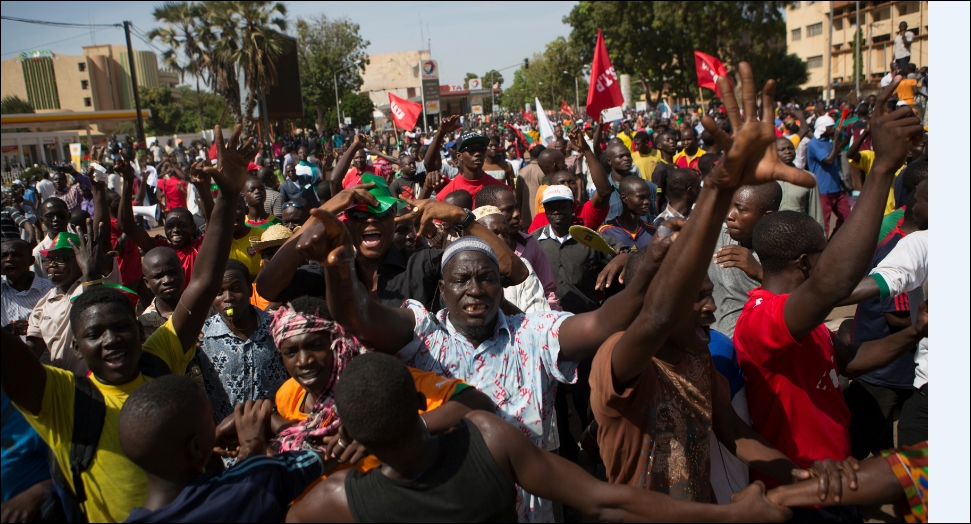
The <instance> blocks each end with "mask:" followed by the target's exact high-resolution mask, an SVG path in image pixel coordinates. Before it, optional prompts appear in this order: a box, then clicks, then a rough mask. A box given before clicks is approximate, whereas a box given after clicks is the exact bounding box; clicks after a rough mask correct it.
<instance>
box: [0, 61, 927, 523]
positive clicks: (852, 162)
mask: <svg viewBox="0 0 971 524" xmlns="http://www.w3.org/2000/svg"><path fill="white" fill-rule="evenodd" d="M738 70H739V75H740V77H741V90H740V92H741V100H736V98H735V95H733V94H732V90H731V89H729V87H728V84H727V80H726V79H725V78H721V79H720V80H719V82H720V83H721V84H722V85H721V92H722V93H725V94H726V95H725V97H724V99H723V100H722V101H721V103H720V104H719V105H715V106H713V107H712V108H711V109H710V111H708V112H707V113H705V114H692V113H684V114H681V115H674V116H668V117H667V118H664V119H662V118H655V117H654V116H653V115H652V114H650V113H645V112H628V113H627V114H626V117H625V118H624V119H623V120H622V121H619V122H616V123H604V122H600V121H599V120H597V119H586V120H585V121H584V119H582V118H574V117H572V116H564V117H563V118H554V124H555V125H554V126H553V136H552V137H545V138H544V137H541V136H539V134H538V133H537V131H536V128H535V126H534V125H533V124H532V123H531V122H530V115H514V116H507V118H504V119H502V120H499V121H496V120H494V119H488V121H487V120H486V119H482V118H472V117H464V118H463V117H459V116H450V117H445V118H443V119H442V120H441V122H440V124H439V126H438V127H437V129H435V130H434V132H429V133H425V134H421V133H411V134H410V136H405V137H404V139H403V140H395V139H393V135H391V134H388V133H384V132H378V131H376V130H372V129H366V130H360V132H356V133H355V132H353V131H350V130H344V129H341V130H338V131H337V132H335V133H333V134H326V135H324V136H325V137H326V138H321V136H320V135H317V134H316V133H313V132H312V133H308V134H306V135H302V134H298V135H286V136H282V135H281V136H280V137H276V140H275V141H274V140H267V141H266V143H263V144H260V143H258V142H257V141H256V140H255V139H254V138H243V137H242V136H241V135H242V127H241V126H237V127H236V129H235V130H234V132H233V133H231V134H229V137H228V138H225V137H224V134H223V131H222V130H221V129H220V128H219V127H218V126H217V128H216V130H215V135H214V136H215V140H214V141H213V143H212V144H211V145H209V144H192V145H191V146H190V147H189V148H188V149H187V148H185V147H183V146H182V144H181V143H179V144H177V145H175V146H173V148H172V151H168V150H166V149H162V148H159V147H158V145H155V148H154V149H158V150H157V151H153V150H152V149H153V148H152V147H149V148H139V147H133V148H131V150H126V149H125V148H124V147H117V148H113V147H109V148H106V149H105V150H100V149H99V150H96V151H94V152H93V153H92V159H93V160H94V161H93V162H92V164H91V166H90V167H89V168H87V169H86V172H85V173H81V172H79V171H77V170H76V169H74V167H71V166H63V167H59V168H58V169H52V170H51V172H50V173H47V174H45V175H43V176H41V177H40V179H39V180H36V181H27V182H21V183H18V184H15V185H14V186H13V187H12V188H11V189H10V190H6V189H5V191H4V201H3V223H2V233H3V242H2V272H3V281H2V286H3V291H2V302H3V303H2V314H3V318H2V326H3V329H2V346H3V348H2V352H0V360H2V370H0V377H2V384H3V428H2V429H3V439H4V447H3V468H2V473H3V479H2V483H3V506H2V519H3V521H4V522H8V521H10V522H15V521H16V522H30V521H33V520H38V519H44V520H47V521H63V520H66V521H70V522H83V521H88V522H96V521H97V522H122V521H128V522H162V521H182V522H189V521H193V522H194V521H215V520H219V521H261V522H263V521H267V522H269V521H276V522H281V521H284V520H286V521H289V522H302V521H313V522H320V521H335V522H348V521H355V522H372V521H392V520H393V521H418V520H426V521H427V520H448V521H460V520H461V521H495V520H503V521H519V522H554V521H556V522H563V521H578V520H577V519H579V518H587V519H591V518H592V519H596V520H604V521H614V520H641V521H648V520H650V521H738V520H746V521H785V520H791V521H794V522H810V521H819V520H827V521H838V522H860V521H861V513H860V506H865V505H873V504H884V503H898V507H899V511H900V515H901V516H902V517H903V518H906V519H907V520H908V521H925V522H926V520H927V454H928V453H927V449H928V448H927V382H928V373H927V355H928V339H927V331H928V328H927V326H928V309H927V279H928V272H929V270H928V264H927V230H928V213H927V207H928V205H927V194H928V189H927V188H928V176H927V175H928V169H927V131H926V127H925V125H924V124H923V123H922V122H921V118H920V117H919V116H918V113H919V110H918V111H916V112H915V111H914V110H913V109H912V107H911V106H910V105H908V104H906V103H904V104H903V105H904V106H906V107H896V106H897V101H898V100H900V99H901V97H900V96H899V93H900V86H901V85H905V83H906V80H907V79H905V78H903V77H901V76H897V77H894V78H893V79H892V80H891V82H890V83H889V84H888V85H887V87H885V88H884V89H883V90H882V91H881V92H880V93H879V94H877V95H875V96H873V97H871V98H869V99H867V100H866V101H865V102H862V103H860V104H858V105H857V106H856V107H854V108H853V110H852V112H848V111H842V112H841V111H840V108H839V107H826V106H825V105H823V104H819V105H816V106H815V107H812V108H804V109H803V108H799V107H796V106H793V105H783V104H777V103H776V102H775V100H774V99H773V94H774V85H775V84H774V82H773V81H769V82H768V83H767V84H766V85H765V86H764V87H763V88H762V89H761V91H759V89H758V87H757V86H756V85H755V83H754V80H753V76H752V72H751V69H750V68H749V66H748V64H746V63H744V62H743V63H741V64H740V65H739V67H738ZM850 113H852V114H851V115H850ZM848 115H849V117H848ZM533 118H534V117H533ZM180 150H181V151H183V153H182V154H180V153H179V151H180ZM844 160H845V161H846V162H845V164H846V165H844ZM156 227H161V231H158V229H156ZM156 232H157V234H153V233H156ZM849 304H858V306H857V311H856V315H855V317H854V318H853V319H850V320H848V321H847V322H845V323H844V324H843V325H841V326H838V330H836V331H831V330H830V328H828V327H827V324H826V320H827V319H828V318H829V316H830V314H831V312H832V311H833V309H834V308H835V307H837V306H842V305H849ZM898 412H899V416H897V415H896V414H897V413H898ZM897 418H899V426H898V427H897V429H896V431H895V430H894V426H895V419H897Z"/></svg>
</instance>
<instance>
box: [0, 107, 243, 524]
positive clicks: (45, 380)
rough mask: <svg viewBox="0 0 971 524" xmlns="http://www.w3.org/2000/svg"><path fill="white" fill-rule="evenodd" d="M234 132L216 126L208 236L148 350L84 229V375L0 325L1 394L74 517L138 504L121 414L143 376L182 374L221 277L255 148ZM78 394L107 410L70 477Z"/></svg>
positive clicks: (141, 481) (141, 490) (142, 490)
mask: <svg viewBox="0 0 971 524" xmlns="http://www.w3.org/2000/svg"><path fill="white" fill-rule="evenodd" d="M241 133H242V126H237V127H236V131H235V133H234V134H233V136H232V138H231V139H230V141H229V145H228V147H227V146H226V145H225V144H224V141H223V136H222V130H221V129H220V127H219V126H216V137H217V138H216V148H217V152H218V156H217V158H218V159H219V161H218V162H219V163H218V164H217V165H216V166H210V167H206V168H204V169H205V171H206V173H207V174H208V175H210V176H211V177H212V178H213V180H214V181H215V182H216V183H217V184H218V185H219V187H220V189H221V191H220V192H219V196H218V197H216V199H215V203H214V205H213V210H212V213H211V215H210V222H209V230H208V231H207V234H206V237H205V240H204V241H203V242H202V245H201V246H200V248H199V258H198V261H197V263H196V265H195V268H194V270H193V274H192V276H193V278H192V280H191V282H190V283H189V285H188V287H187V288H186V290H185V292H184V293H183V294H182V299H181V301H180V303H179V307H177V308H176V310H175V312H173V313H172V316H171V317H169V319H168V320H167V321H166V322H165V324H163V325H162V326H161V327H160V328H158V329H157V330H156V331H155V332H154V333H153V334H152V336H151V337H149V338H148V340H147V341H145V344H142V343H141V340H142V334H141V324H139V323H138V319H137V317H136V315H135V308H134V305H133V304H132V303H131V301H130V300H129V299H128V297H126V296H125V295H124V294H123V293H121V292H120V291H117V290H115V289H112V288H109V287H106V286H104V285H102V281H101V262H102V257H103V253H101V252H100V250H99V249H98V246H99V245H100V240H99V239H98V238H97V237H96V236H95V234H94V227H93V226H92V225H91V224H90V223H89V224H88V232H87V235H84V236H82V237H81V239H80V244H81V245H79V246H76V247H75V254H76V256H77V259H78V265H79V266H81V269H82V271H83V273H84V276H83V277H82V279H81V281H82V287H83V288H84V292H83V293H82V294H81V295H79V296H78V297H77V299H76V300H75V301H74V303H73V304H72V305H71V312H70V320H71V330H72V331H73V333H74V339H75V350H76V351H77V352H78V353H80V355H81V356H82V358H84V362H85V364H86V365H87V367H88V369H89V370H90V373H89V376H88V377H77V376H75V375H73V374H71V373H70V372H67V371H64V370H61V369H57V368H54V367H51V366H46V365H43V364H41V363H40V362H39V361H38V360H37V357H36V356H34V354H33V353H32V352H31V351H30V349H28V348H27V346H26V345H25V344H24V343H23V342H22V341H21V340H20V337H18V336H16V335H14V334H13V333H11V332H10V331H9V330H8V329H6V326H4V329H2V330H0V342H2V344H3V351H2V352H0V366H2V367H0V380H2V382H3V389H4V392H5V393H6V394H7V396H8V397H9V398H10V400H11V401H12V402H13V404H14V405H15V406H16V407H17V409H19V410H20V411H21V413H23V415H24V418H25V419H26V420H27V422H28V423H29V424H30V425H31V426H32V427H33V428H34V429H35V430H36V431H37V433H38V434H39V435H40V436H41V438H43V439H44V441H45V442H46V443H47V445H48V446H50V448H51V451H53V453H54V456H55V458H56V460H57V465H58V467H59V468H60V472H61V473H62V474H63V477H64V478H65V485H63V486H59V487H58V489H60V490H63V491H64V493H65V494H66V495H68V496H72V495H73V497H74V498H75V499H76V500H77V501H78V503H79V506H80V507H78V508H71V507H66V508H65V510H66V512H67V513H69V514H74V513H76V512H78V511H79V512H81V513H83V518H85V519H86V520H87V521H88V522H122V521H124V520H125V519H126V518H127V517H128V514H129V512H130V511H131V509H132V508H133V507H135V506H139V505H142V504H144V503H145V497H146V477H145V473H144V472H143V471H142V470H141V469H140V468H139V467H138V466H136V465H135V464H134V463H132V462H131V461H130V460H128V459H127V458H126V457H125V455H124V453H122V450H121V446H120V439H119V436H118V418H119V415H120V412H121V408H122V406H123V405H124V403H125V401H126V400H127V399H128V395H129V394H130V393H132V392H133V391H134V390H135V389H137V388H138V387H139V386H141V385H142V384H144V383H145V382H146V381H148V380H151V378H150V377H153V376H159V375H161V374H166V373H174V374H180V375H181V374H186V373H187V372H188V367H189V362H190V361H191V360H192V358H193V357H194V356H195V342H196V339H197V338H198V337H199V333H200V331H201V330H202V325H203V323H204V322H205V320H206V316H207V315H208V311H209V307H210V305H211V304H212V301H213V299H214V298H215V297H216V292H217V291H218V289H219V283H220V282H221V280H222V279H217V278H215V276H216V273H217V271H220V272H221V271H222V268H223V267H224V266H225V265H226V260H227V258H228V256H229V245H230V243H231V241H232V229H233V228H232V224H233V219H234V216H235V208H236V200H237V199H238V196H237V195H239V192H240V190H241V189H242V187H243V183H244V182H245V181H246V165H247V163H248V161H249V160H251V159H252V158H253V157H255V155H256V153H257V152H258V149H257V148H254V147H252V146H251V145H250V144H247V146H246V148H245V149H246V150H245V151H240V150H239V149H238V145H239V136H240V134H241ZM115 169H116V170H118V171H120V172H121V174H122V175H123V176H128V177H131V176H133V174H134V169H133V168H132V166H131V165H130V164H128V162H127V161H125V160H121V161H120V163H119V164H116V165H115ZM227 195H231V196H227ZM79 381H84V382H83V383H81V382H79ZM79 392H81V393H84V394H85V395H86V396H87V395H89V394H90V398H91V401H90V402H89V404H90V405H95V406H97V405H100V404H103V405H104V420H103V421H102V422H101V424H100V427H101V429H100V434H99V437H98V440H97V445H96V446H95V447H94V450H93V455H92V457H91V460H90V462H89V463H88V465H87V467H86V468H85V469H83V470H81V471H79V472H75V471H72V467H71V462H72V460H71V459H72V453H71V448H72V443H73V442H72V441H73V440H74V437H73V435H74V434H75V432H74V429H75V423H76V420H75V418H76V415H77V414H76V413H75V406H76V404H75V397H76V395H77V394H78V393H79ZM91 411H93V412H96V411H98V410H97V409H93V410H91ZM84 415H85V416H87V413H85V414H84ZM90 423H91V421H90V420H85V422H78V424H79V427H85V428H91V427H92V426H91V424H90ZM94 423H95V424H97V423H98V422H94ZM91 433H94V432H91ZM74 473H78V474H79V478H80V480H81V484H82V485H80V486H78V485H75V481H74V479H75V475H74ZM82 488H83V489H82ZM75 516H77V515H75Z"/></svg>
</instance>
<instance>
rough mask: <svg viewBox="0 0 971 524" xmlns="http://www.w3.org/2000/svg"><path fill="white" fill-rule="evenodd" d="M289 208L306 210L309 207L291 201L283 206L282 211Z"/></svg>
mask: <svg viewBox="0 0 971 524" xmlns="http://www.w3.org/2000/svg"><path fill="white" fill-rule="evenodd" d="M288 207H295V208H297V209H306V208H307V206H305V205H303V204H301V203H300V202H294V201H293V200H290V201H289V202H284V203H283V206H281V208H280V209H286V208H288Z"/></svg>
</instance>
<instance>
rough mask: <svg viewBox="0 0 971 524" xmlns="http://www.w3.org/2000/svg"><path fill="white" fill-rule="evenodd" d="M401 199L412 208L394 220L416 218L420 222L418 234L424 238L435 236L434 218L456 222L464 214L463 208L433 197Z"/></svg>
mask: <svg viewBox="0 0 971 524" xmlns="http://www.w3.org/2000/svg"><path fill="white" fill-rule="evenodd" d="M401 200H404V201H405V202H407V203H408V204H409V205H411V206H412V210H411V212H410V213H408V214H406V215H404V216H401V217H397V218H396V219H395V221H397V222H401V221H404V220H411V219H413V218H417V219H418V220H419V223H420V225H419V227H418V235H419V236H424V237H426V238H432V237H433V236H435V233H436V232H437V229H436V227H435V220H441V221H442V222H445V223H446V224H457V223H458V222H461V221H462V219H463V218H465V216H466V212H465V210H464V209H462V208H460V207H457V206H453V205H451V204H446V203H445V202H439V201H438V200H435V199H429V200H412V199H410V198H402V199H401Z"/></svg>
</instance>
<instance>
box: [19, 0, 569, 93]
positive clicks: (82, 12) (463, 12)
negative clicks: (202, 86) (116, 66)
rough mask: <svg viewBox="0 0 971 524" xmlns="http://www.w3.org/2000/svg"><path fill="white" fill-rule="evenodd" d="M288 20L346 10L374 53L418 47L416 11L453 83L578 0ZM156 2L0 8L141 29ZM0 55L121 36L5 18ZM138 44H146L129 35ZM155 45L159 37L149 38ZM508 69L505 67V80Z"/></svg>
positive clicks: (548, 36) (337, 7) (503, 55)
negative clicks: (154, 41)
mask: <svg viewBox="0 0 971 524" xmlns="http://www.w3.org/2000/svg"><path fill="white" fill-rule="evenodd" d="M286 3H287V8H288V18H289V19H290V20H291V21H294V20H296V19H297V18H299V17H302V16H311V15H316V14H319V13H323V14H326V15H327V16H328V17H340V16H347V17H349V18H350V19H351V20H353V21H354V22H356V23H358V24H359V25H360V26H361V34H362V35H363V36H364V38H365V39H367V40H369V41H370V42H371V45H370V47H368V52H369V53H372V54H379V53H390V52H394V51H409V50H415V49H419V48H420V47H423V42H422V39H421V30H420V29H419V23H418V20H419V16H420V17H421V21H422V24H421V25H422V27H424V26H426V24H427V29H426V30H425V40H426V41H427V40H428V39H429V38H431V49H432V58H434V59H436V60H438V62H439V66H440V69H441V74H442V80H441V81H442V83H443V84H459V83H462V81H463V80H464V78H465V73H466V72H475V73H478V74H482V73H484V72H486V71H488V70H490V69H493V68H495V69H500V68H503V67H506V66H510V65H513V64H516V63H518V62H521V61H522V59H523V58H527V57H532V55H533V53H540V52H542V51H543V49H544V48H545V46H546V43H547V42H549V41H551V40H553V39H554V38H556V37H557V36H567V35H569V33H570V29H569V26H567V25H565V24H563V22H562V19H563V16H564V15H566V14H567V13H569V12H570V9H571V8H572V6H573V5H574V4H576V2H477V3H465V2H340V3H337V2H286ZM160 4H161V2H3V3H2V10H3V15H4V16H15V17H19V18H29V19H35V20H47V21H53V22H71V23H80V24H88V23H94V24H111V23H119V22H121V21H123V20H131V21H132V23H133V24H134V26H135V28H136V29H139V30H141V31H142V32H145V31H148V30H149V29H151V28H152V27H154V25H155V22H154V19H153V18H152V10H153V9H154V7H155V6H156V5H160ZM0 29H2V31H0V54H2V57H0V59H3V60H7V59H9V58H12V57H14V56H16V55H17V54H19V53H20V52H21V51H25V50H38V49H49V50H52V51H54V53H61V54H67V55H80V54H81V46H83V45H90V44H91V43H92V38H93V39H94V42H96V43H99V44H104V43H112V44H124V43H125V35H124V31H122V30H121V29H114V28H108V29H100V30H98V31H97V32H95V33H94V34H93V35H92V34H91V31H90V30H88V29H84V28H62V27H51V26H41V25H34V24H23V23H19V22H12V21H9V20H3V21H2V25H0ZM132 45H133V46H134V47H135V48H136V49H143V50H149V49H151V48H150V47H149V46H148V45H147V44H145V43H144V42H142V41H141V40H139V39H138V38H135V37H133V39H132ZM155 45H156V47H158V48H161V46H160V45H158V44H155ZM513 72H514V70H513V69H510V70H508V71H503V76H504V78H506V83H505V87H508V86H509V85H510V84H511V81H512V75H513Z"/></svg>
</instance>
